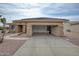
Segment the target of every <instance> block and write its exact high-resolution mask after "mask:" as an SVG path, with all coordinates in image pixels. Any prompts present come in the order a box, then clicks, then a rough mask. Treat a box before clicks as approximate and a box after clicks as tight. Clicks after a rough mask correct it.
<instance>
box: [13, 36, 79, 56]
mask: <svg viewBox="0 0 79 59" xmlns="http://www.w3.org/2000/svg"><path fill="white" fill-rule="evenodd" d="M63 39H64V38H61V37H54V36H47V35H43V36H42V35H41V36H33V37H32V38H31V39H29V40H27V41H26V43H25V44H24V45H23V46H22V47H21V48H20V49H19V50H18V51H16V53H15V54H14V55H15V56H75V55H79V47H77V46H76V45H73V44H72V43H70V42H68V41H67V40H63Z"/></svg>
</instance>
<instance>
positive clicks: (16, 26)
mask: <svg viewBox="0 0 79 59" xmlns="http://www.w3.org/2000/svg"><path fill="white" fill-rule="evenodd" d="M15 32H16V33H18V32H19V28H18V25H15Z"/></svg>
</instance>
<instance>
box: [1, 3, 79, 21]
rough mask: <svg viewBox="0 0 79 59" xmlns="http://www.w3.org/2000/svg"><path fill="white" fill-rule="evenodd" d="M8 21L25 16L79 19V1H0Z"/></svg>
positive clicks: (3, 13)
mask: <svg viewBox="0 0 79 59" xmlns="http://www.w3.org/2000/svg"><path fill="white" fill-rule="evenodd" d="M0 15H2V16H3V17H5V18H6V19H7V22H9V23H10V22H12V21H13V20H19V19H24V18H35V17H51V18H64V19H69V20H71V21H76V20H77V21H79V3H0Z"/></svg>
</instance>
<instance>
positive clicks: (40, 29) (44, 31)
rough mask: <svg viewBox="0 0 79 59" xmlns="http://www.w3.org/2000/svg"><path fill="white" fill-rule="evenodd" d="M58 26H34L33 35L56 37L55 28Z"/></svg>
mask: <svg viewBox="0 0 79 59" xmlns="http://www.w3.org/2000/svg"><path fill="white" fill-rule="evenodd" d="M55 27H57V26H55V25H54V26H52V25H33V26H32V35H54V34H53V32H54V28H55Z"/></svg>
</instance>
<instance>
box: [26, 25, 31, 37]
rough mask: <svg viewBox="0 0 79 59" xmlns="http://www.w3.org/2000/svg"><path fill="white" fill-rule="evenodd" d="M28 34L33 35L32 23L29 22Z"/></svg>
mask: <svg viewBox="0 0 79 59" xmlns="http://www.w3.org/2000/svg"><path fill="white" fill-rule="evenodd" d="M27 36H28V37H30V36H32V25H31V24H27Z"/></svg>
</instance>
